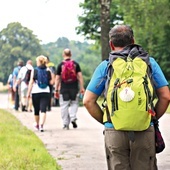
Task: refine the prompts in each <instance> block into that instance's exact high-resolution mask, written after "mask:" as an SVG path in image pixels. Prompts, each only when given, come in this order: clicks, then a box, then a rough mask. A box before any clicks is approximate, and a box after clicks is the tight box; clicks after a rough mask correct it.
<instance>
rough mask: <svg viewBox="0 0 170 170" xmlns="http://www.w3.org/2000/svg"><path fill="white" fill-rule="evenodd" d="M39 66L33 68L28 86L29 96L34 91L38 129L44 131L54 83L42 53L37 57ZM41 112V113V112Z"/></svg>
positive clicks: (36, 125) (35, 125)
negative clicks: (51, 86)
mask: <svg viewBox="0 0 170 170" xmlns="http://www.w3.org/2000/svg"><path fill="white" fill-rule="evenodd" d="M36 62H37V67H36V68H35V69H34V70H32V72H31V78H30V82H29V86H28V92H27V97H28V98H30V95H31V93H32V103H33V107H34V115H35V124H34V128H35V129H36V130H40V131H41V132H43V131H44V123H45V120H46V109H47V105H48V101H49V97H50V88H49V84H53V80H52V75H51V71H50V70H48V69H47V67H46V63H47V58H46V57H45V56H43V55H40V56H38V57H37V58H36ZM40 113H41V114H40Z"/></svg>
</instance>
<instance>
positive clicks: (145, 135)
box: [130, 126, 157, 170]
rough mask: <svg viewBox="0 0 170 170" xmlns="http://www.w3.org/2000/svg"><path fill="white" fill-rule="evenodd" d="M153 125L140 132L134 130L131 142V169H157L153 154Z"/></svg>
mask: <svg viewBox="0 0 170 170" xmlns="http://www.w3.org/2000/svg"><path fill="white" fill-rule="evenodd" d="M154 134H155V133H154V127H153V126H150V127H149V128H148V129H147V130H145V131H142V132H135V142H133V143H131V159H130V162H131V168H132V170H136V169H137V170H143V169H148V170H157V165H156V154H155V142H154V141H155V137H154Z"/></svg>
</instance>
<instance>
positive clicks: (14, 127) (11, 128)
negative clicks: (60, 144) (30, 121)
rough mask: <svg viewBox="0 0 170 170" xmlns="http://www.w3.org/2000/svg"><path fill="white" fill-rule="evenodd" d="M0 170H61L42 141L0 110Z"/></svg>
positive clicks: (7, 113) (11, 116)
mask: <svg viewBox="0 0 170 170" xmlns="http://www.w3.org/2000/svg"><path fill="white" fill-rule="evenodd" d="M0 159H1V160H0V170H61V167H60V166H59V165H57V163H56V160H55V159H54V158H53V157H52V156H51V155H50V154H49V153H48V151H47V150H46V148H45V147H44V144H43V143H42V141H41V140H40V139H39V138H38V137H37V136H36V135H35V134H34V133H33V132H32V131H30V130H28V129H27V128H26V127H24V126H23V125H22V124H21V123H20V122H19V121H18V120H17V119H16V118H15V117H14V116H13V115H12V114H10V113H9V112H7V111H5V110H2V109H0Z"/></svg>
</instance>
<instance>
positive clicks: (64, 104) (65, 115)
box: [59, 94, 70, 126]
mask: <svg viewBox="0 0 170 170" xmlns="http://www.w3.org/2000/svg"><path fill="white" fill-rule="evenodd" d="M59 102H60V109H61V118H62V120H63V125H66V126H68V125H69V123H70V118H69V112H68V111H69V110H68V109H69V104H70V100H64V99H63V95H62V94H60V98H59Z"/></svg>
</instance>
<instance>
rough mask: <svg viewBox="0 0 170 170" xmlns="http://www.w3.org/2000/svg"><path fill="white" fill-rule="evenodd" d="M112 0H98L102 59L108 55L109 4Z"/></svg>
mask: <svg viewBox="0 0 170 170" xmlns="http://www.w3.org/2000/svg"><path fill="white" fill-rule="evenodd" d="M111 1H112V0H99V2H100V5H101V20H100V25H101V52H102V60H105V59H107V58H108V56H109V52H110V46H109V31H110V6H111Z"/></svg>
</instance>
